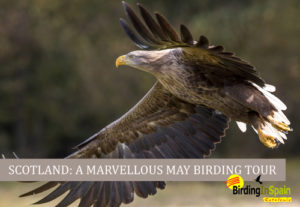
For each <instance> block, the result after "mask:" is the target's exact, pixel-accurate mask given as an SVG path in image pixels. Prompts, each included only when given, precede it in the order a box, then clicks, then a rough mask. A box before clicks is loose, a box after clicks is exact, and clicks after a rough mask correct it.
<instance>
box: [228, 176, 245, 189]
mask: <svg viewBox="0 0 300 207" xmlns="http://www.w3.org/2000/svg"><path fill="white" fill-rule="evenodd" d="M225 183H226V185H227V188H229V189H231V190H233V188H236V189H238V188H242V187H243V186H244V180H243V178H242V177H241V176H239V175H237V174H233V175H231V176H229V178H228V179H227V181H226V182H225Z"/></svg>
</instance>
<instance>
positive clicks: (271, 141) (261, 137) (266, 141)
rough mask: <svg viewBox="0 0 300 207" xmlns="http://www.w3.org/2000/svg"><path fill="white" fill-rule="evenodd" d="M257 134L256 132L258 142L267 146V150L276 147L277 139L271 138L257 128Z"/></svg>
mask: <svg viewBox="0 0 300 207" xmlns="http://www.w3.org/2000/svg"><path fill="white" fill-rule="evenodd" d="M257 132H258V137H259V140H260V141H261V143H263V144H264V145H265V146H267V147H268V148H275V147H278V141H277V139H276V138H275V137H273V136H271V135H269V134H266V133H264V132H263V131H262V129H261V128H259V129H258V130H257Z"/></svg>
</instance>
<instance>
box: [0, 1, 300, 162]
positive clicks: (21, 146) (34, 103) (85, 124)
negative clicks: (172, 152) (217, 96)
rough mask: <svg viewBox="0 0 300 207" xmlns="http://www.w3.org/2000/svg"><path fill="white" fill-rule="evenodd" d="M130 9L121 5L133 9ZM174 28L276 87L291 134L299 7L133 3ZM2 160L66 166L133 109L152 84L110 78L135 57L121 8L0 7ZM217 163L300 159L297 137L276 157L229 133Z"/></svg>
mask: <svg viewBox="0 0 300 207" xmlns="http://www.w3.org/2000/svg"><path fill="white" fill-rule="evenodd" d="M135 2H136V1H128V3H131V5H132V6H135ZM140 2H141V3H143V4H144V5H145V6H146V7H147V8H149V9H150V10H152V11H159V12H160V13H162V14H164V15H165V16H166V17H167V18H168V19H169V20H170V21H171V22H172V23H173V25H174V27H176V28H178V27H179V25H180V23H184V24H186V25H187V26H188V27H189V28H190V30H191V31H192V33H193V34H194V36H195V39H198V37H199V36H200V35H201V34H202V35H205V36H207V37H208V38H209V40H210V42H211V43H212V44H215V45H218V44H221V45H223V46H225V48H226V49H227V51H233V52H235V53H236V54H237V55H238V56H240V57H242V58H244V59H246V60H248V61H249V62H250V63H251V64H253V65H255V66H256V67H257V69H258V71H259V73H260V74H261V75H262V77H264V79H265V80H266V81H267V82H268V83H270V84H273V85H276V87H277V92H276V95H278V96H279V97H280V98H281V99H282V100H283V101H284V102H285V103H286V104H287V106H288V110H287V112H286V114H287V116H288V117H289V119H290V120H291V122H292V127H293V128H294V129H297V128H296V125H297V123H299V121H300V120H299V117H300V116H299V114H300V110H298V108H297V107H299V105H300V99H299V97H300V94H299V91H298V89H299V86H300V81H299V78H300V59H299V48H300V40H299V38H300V24H299V21H298V20H299V19H300V12H299V11H300V2H299V1H297V0H289V1H280V0H276V1H274V0H271V1H239V0H229V1H222V0H214V1H211V0H191V1H188V2H186V1H181V0H172V1H171V0H170V1H153V0H144V1H140ZM0 15H1V16H0V17H1V18H0V45H1V47H0V63H1V70H0V152H1V153H4V154H7V155H9V154H11V152H13V151H14V152H16V153H17V155H19V156H20V157H23V158H41V157H47V158H48V157H64V156H66V155H68V154H69V153H70V152H72V147H73V146H75V145H76V144H78V143H80V142H81V141H83V140H84V139H85V138H87V137H89V136H90V135H92V134H94V133H95V132H97V131H98V130H100V129H101V128H103V127H104V126H105V125H107V124H108V123H110V122H111V121H113V120H115V119H116V118H118V117H119V116H121V115H122V114H124V113H125V112H126V111H127V110H128V109H129V108H131V107H132V106H133V105H134V104H135V103H136V102H137V101H138V100H139V99H140V98H141V97H143V95H144V94H145V93H146V92H147V90H148V89H149V88H150V87H151V86H152V85H153V83H154V81H155V80H154V78H153V77H152V76H151V75H149V74H146V73H143V72H140V71H138V70H135V69H131V68H126V67H122V68H120V69H116V68H115V59H116V57H118V56H119V55H122V54H125V53H127V52H129V51H132V50H134V49H137V48H136V47H135V46H134V44H133V43H132V42H131V41H130V40H129V38H127V36H126V35H125V33H124V32H123V31H122V28H121V26H120V24H119V18H120V17H124V12H123V8H122V5H121V2H120V1H101V0H90V1H83V0H76V1H58V0H55V1H54V0H52V1H38V0H36V1H18V0H12V1H4V0H1V1H0ZM231 126H232V127H231V129H230V130H229V131H228V133H227V136H226V137H225V138H224V139H223V142H222V143H221V144H218V145H217V150H216V151H215V153H214V156H217V157H290V156H294V155H300V150H298V146H300V139H297V137H299V135H300V134H299V133H300V132H299V131H298V130H294V131H293V132H292V133H290V134H289V136H288V138H289V139H288V141H287V143H286V144H285V145H281V146H280V147H279V149H274V150H271V149H267V148H266V147H264V146H263V145H262V144H261V143H260V142H259V140H258V138H257V135H256V134H255V133H254V132H253V131H252V130H251V129H250V130H248V132H247V133H246V134H242V133H241V132H240V131H239V130H238V129H237V127H236V125H235V123H232V124H231Z"/></svg>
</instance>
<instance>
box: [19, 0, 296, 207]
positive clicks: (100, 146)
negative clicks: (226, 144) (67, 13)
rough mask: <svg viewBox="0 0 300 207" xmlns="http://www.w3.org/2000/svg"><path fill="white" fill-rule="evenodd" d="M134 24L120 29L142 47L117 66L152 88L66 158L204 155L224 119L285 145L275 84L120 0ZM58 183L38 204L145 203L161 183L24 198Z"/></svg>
mask: <svg viewBox="0 0 300 207" xmlns="http://www.w3.org/2000/svg"><path fill="white" fill-rule="evenodd" d="M123 6H124V9H125V13H126V15H127V17H128V19H129V20H130V22H131V24H132V27H133V28H134V29H132V27H131V26H129V25H128V24H127V22H126V20H124V19H120V22H121V25H122V27H123V29H124V31H125V32H126V34H127V35H128V37H129V38H130V39H131V40H132V41H133V42H134V43H135V44H136V45H137V46H138V47H139V48H140V49H141V50H137V51H132V52H130V53H128V54H126V55H123V56H120V57H119V58H117V60H116V66H117V67H119V66H121V65H128V66H131V67H134V68H136V69H139V70H142V71H145V72H148V73H150V74H152V75H153V76H155V77H156V78H157V82H156V83H155V84H154V86H153V87H152V88H151V89H150V91H149V92H148V93H147V94H146V95H145V96H144V98H143V99H142V100H140V101H139V102H138V103H137V104H136V105H135V106H134V107H133V108H132V109H131V110H129V111H128V112H127V113H126V114H124V115H123V116H122V117H121V118H119V119H118V120H116V121H114V122H113V123H111V124H109V125H108V126H107V127H105V128H103V129H102V130H100V131H99V132H98V133H96V134H94V135H93V136H92V137H90V138H88V139H87V140H86V141H84V142H82V143H81V144H79V145H78V146H77V151H76V152H74V153H73V154H71V155H70V156H68V157H67V158H124V159H126V158H202V157H204V156H208V155H209V154H210V152H211V151H212V150H213V149H214V147H215V144H216V143H218V142H220V141H221V137H223V136H224V135H225V130H226V129H227V128H228V122H229V120H230V119H233V120H235V121H237V124H238V126H239V128H240V129H241V130H242V131H246V124H248V125H251V126H252V127H253V129H254V130H255V131H256V132H257V133H258V137H259V140H260V141H261V142H262V143H263V144H264V145H266V146H267V147H269V148H274V147H276V146H278V144H279V143H284V139H286V135H285V134H286V133H287V132H288V131H290V130H291V129H290V127H289V125H290V122H289V120H288V119H287V118H286V116H285V115H284V114H283V112H282V111H283V110H285V109H286V106H285V105H284V103H283V102H281V101H280V100H279V99H278V98H277V97H275V96H274V95H272V94H271V92H274V91H275V87H274V86H271V85H268V84H266V83H265V82H264V80H263V79H262V78H261V77H259V75H258V74H257V72H256V70H255V68H254V67H252V66H251V65H249V64H248V63H247V62H245V61H244V60H241V59H240V58H238V57H236V56H234V54H233V53H230V52H226V51H224V48H223V47H222V46H210V45H209V42H208V39H207V38H206V37H204V36H200V38H199V39H198V41H196V40H194V39H193V37H192V34H191V32H190V31H189V30H188V29H187V27H186V26H184V25H181V26H180V35H178V33H177V32H176V31H175V29H174V28H173V27H172V26H171V25H170V23H169V22H168V21H167V20H166V18H165V17H163V16H162V15H160V14H158V13H155V18H153V17H152V15H151V14H150V13H149V12H148V11H147V10H146V9H145V8H144V7H143V6H141V5H140V4H138V5H137V6H138V8H139V10H140V14H141V18H139V17H138V16H137V15H136V13H135V12H134V11H133V9H132V8H131V7H130V6H129V5H128V4H126V3H125V2H123ZM55 186H58V187H57V188H56V189H55V190H54V191H52V192H51V193H50V194H49V195H47V196H46V197H45V198H43V199H42V200H40V201H38V202H37V204H42V203H46V202H49V201H52V200H54V199H56V198H57V197H59V196H61V195H62V194H64V193H65V192H67V191H69V193H68V194H67V195H66V196H65V197H64V198H63V200H62V201H61V202H60V203H59V204H58V205H57V206H58V207H65V206H68V205H70V204H71V203H73V202H74V201H75V200H77V199H80V203H79V206H80V207H89V206H94V207H104V206H120V205H121V204H122V203H130V202H132V201H133V198H134V193H135V194H136V195H138V196H140V197H143V198H146V197H147V196H148V195H154V194H155V193H156V189H157V188H159V189H163V188H164V187H165V183H164V182H163V181H161V182H48V183H46V184H44V185H42V186H41V187H39V188H37V189H34V190H32V191H30V192H28V193H26V194H23V195H22V196H28V195H33V194H37V193H41V192H44V191H46V190H48V189H51V188H53V187H55Z"/></svg>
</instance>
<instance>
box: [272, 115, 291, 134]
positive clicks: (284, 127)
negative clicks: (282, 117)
mask: <svg viewBox="0 0 300 207" xmlns="http://www.w3.org/2000/svg"><path fill="white" fill-rule="evenodd" d="M267 119H268V120H269V121H270V123H271V124H272V125H273V126H274V127H275V128H276V129H278V130H279V131H281V132H283V133H288V132H289V131H292V129H291V128H290V127H289V126H288V125H287V124H285V123H284V122H280V121H277V120H275V119H274V118H273V117H272V116H268V117H267Z"/></svg>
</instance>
